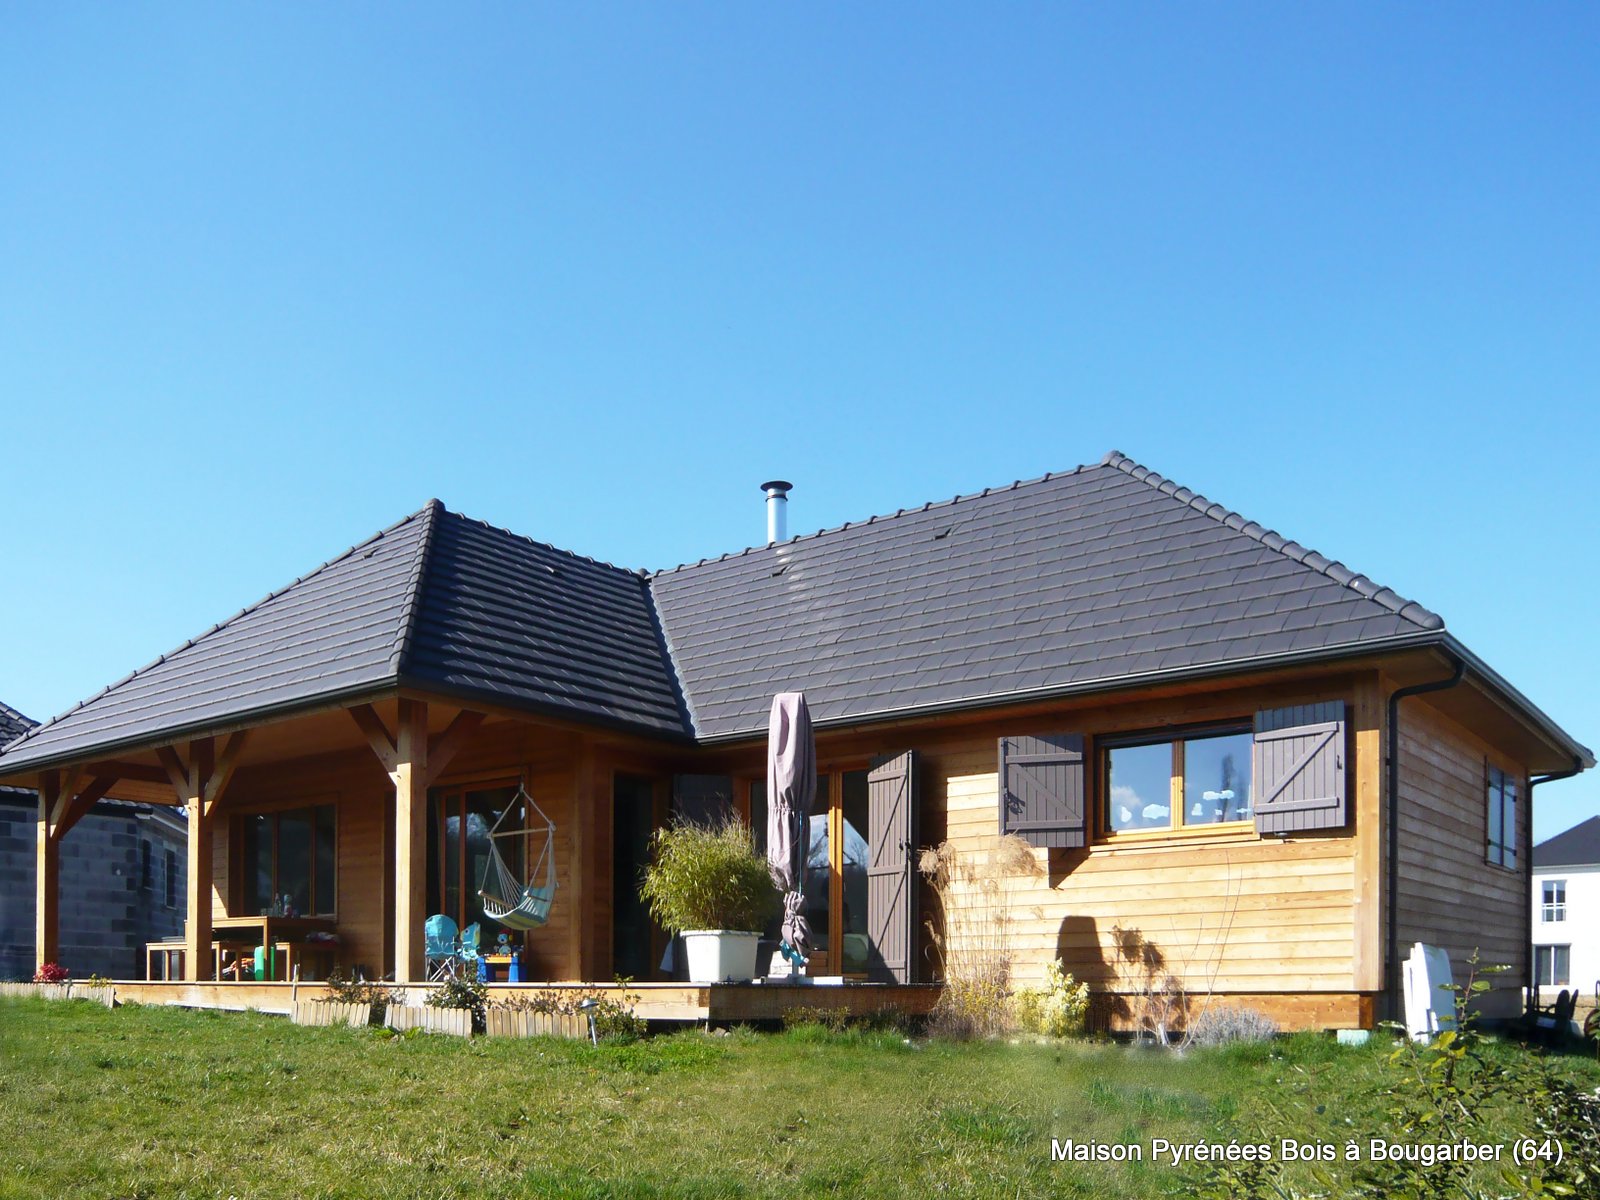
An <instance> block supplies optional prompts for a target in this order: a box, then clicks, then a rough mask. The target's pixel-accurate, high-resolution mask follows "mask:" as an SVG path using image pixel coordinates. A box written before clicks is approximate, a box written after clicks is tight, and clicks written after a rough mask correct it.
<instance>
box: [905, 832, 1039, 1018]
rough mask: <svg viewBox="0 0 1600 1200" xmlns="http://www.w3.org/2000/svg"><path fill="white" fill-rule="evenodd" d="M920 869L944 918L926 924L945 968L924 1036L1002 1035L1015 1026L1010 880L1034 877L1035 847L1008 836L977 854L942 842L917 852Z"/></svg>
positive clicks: (1037, 869) (1037, 867)
mask: <svg viewBox="0 0 1600 1200" xmlns="http://www.w3.org/2000/svg"><path fill="white" fill-rule="evenodd" d="M918 866H919V868H920V869H921V871H922V874H923V876H924V877H925V878H926V879H927V880H928V882H929V883H930V884H932V885H933V890H934V893H935V895H936V896H937V897H938V899H939V910H940V913H941V914H942V917H943V921H942V927H940V926H935V925H934V924H933V923H932V922H931V921H930V922H929V933H930V935H931V936H932V938H933V943H934V946H935V947H936V948H937V949H938V951H939V955H940V958H941V959H942V960H943V964H944V972H943V973H944V990H943V991H942V992H940V994H939V1002H938V1003H937V1004H936V1005H935V1006H934V1009H933V1012H931V1013H930V1014H929V1015H928V1030H929V1032H930V1033H933V1034H936V1035H938V1036H941V1037H948V1038H971V1037H994V1036H997V1035H999V1034H1003V1033H1006V1032H1008V1031H1009V1030H1010V1029H1011V1028H1012V1027H1013V1025H1014V1023H1015V1020H1016V1014H1015V1011H1014V1006H1013V1004H1012V997H1011V958H1012V945H1011V938H1012V933H1011V924H1012V922H1011V890H1010V887H1009V881H1010V880H1012V879H1014V878H1027V877H1035V876H1038V875H1039V874H1040V872H1041V868H1040V866H1039V861H1038V859H1037V857H1036V856H1035V855H1034V853H1033V849H1032V848H1031V847H1030V846H1029V845H1028V844H1027V843H1026V842H1024V841H1023V840H1022V839H1021V838H1019V837H1016V836H1014V835H1007V836H1005V837H1002V838H1000V839H999V840H998V841H997V842H995V844H994V845H993V846H991V847H990V848H989V849H988V850H987V851H985V852H981V853H980V852H973V851H962V850H958V849H957V848H956V847H955V846H953V845H952V844H951V843H949V842H941V843H940V844H939V845H938V846H935V847H933V848H932V849H929V850H924V851H923V852H922V856H921V859H920V861H919V863H918Z"/></svg>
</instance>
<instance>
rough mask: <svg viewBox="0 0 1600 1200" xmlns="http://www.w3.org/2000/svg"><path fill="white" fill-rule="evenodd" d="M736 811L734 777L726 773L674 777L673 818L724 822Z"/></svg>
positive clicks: (709, 822) (716, 823)
mask: <svg viewBox="0 0 1600 1200" xmlns="http://www.w3.org/2000/svg"><path fill="white" fill-rule="evenodd" d="M733 811H734V808H733V780H732V779H731V778H729V777H728V776H727V775H674V776H673V777H672V816H673V819H674V820H677V821H683V822H686V823H687V824H690V825H721V824H723V823H724V822H725V821H727V819H728V818H729V817H730V816H732V815H733Z"/></svg>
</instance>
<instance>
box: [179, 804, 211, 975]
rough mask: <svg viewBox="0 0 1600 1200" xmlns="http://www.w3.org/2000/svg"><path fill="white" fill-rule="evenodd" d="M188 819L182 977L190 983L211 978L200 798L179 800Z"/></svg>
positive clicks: (206, 840) (205, 831)
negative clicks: (187, 869) (187, 859)
mask: <svg viewBox="0 0 1600 1200" xmlns="http://www.w3.org/2000/svg"><path fill="white" fill-rule="evenodd" d="M183 808H184V812H185V814H186V815H187V816H188V818H189V878H188V886H187V888H186V890H185V902H186V904H187V906H188V907H187V910H186V913H187V916H186V919H185V921H184V926H183V935H184V936H183V946H184V954H183V977H184V978H185V979H187V980H189V981H190V982H191V983H194V982H198V981H200V980H202V979H210V978H211V915H212V914H211V837H212V826H211V817H210V814H209V813H207V812H206V805H205V799H204V797H202V796H200V795H198V794H195V795H190V796H186V797H184V798H183Z"/></svg>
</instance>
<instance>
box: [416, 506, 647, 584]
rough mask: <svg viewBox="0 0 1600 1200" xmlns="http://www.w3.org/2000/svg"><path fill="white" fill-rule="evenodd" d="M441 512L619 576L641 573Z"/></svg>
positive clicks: (477, 519) (485, 522)
mask: <svg viewBox="0 0 1600 1200" xmlns="http://www.w3.org/2000/svg"><path fill="white" fill-rule="evenodd" d="M435 503H437V502H435ZM441 511H443V512H444V513H446V514H448V515H449V516H452V517H460V518H461V519H462V520H463V521H471V522H472V523H473V524H474V525H481V526H483V528H485V529H487V530H488V531H489V532H490V533H501V534H504V535H505V536H506V537H508V538H512V539H514V540H516V541H519V542H526V543H527V544H528V545H530V546H537V547H538V548H539V549H541V550H548V551H550V552H551V553H552V554H559V555H561V556H562V557H563V558H570V559H574V560H576V561H577V562H586V563H589V564H590V565H591V566H596V567H605V568H606V569H607V570H608V571H615V572H617V574H619V575H627V576H631V577H634V578H637V577H638V576H639V575H640V574H642V573H643V572H642V571H641V570H640V569H636V568H633V567H619V566H618V565H617V564H616V563H614V562H607V561H606V560H605V559H603V558H596V557H594V555H592V554H579V553H578V552H577V551H576V550H566V549H563V548H562V547H560V546H557V545H555V544H554V543H552V542H541V541H540V540H539V539H538V538H534V537H529V536H528V535H527V534H525V533H518V532H517V531H516V530H515V529H507V528H506V527H505V526H504V525H493V524H490V523H489V522H488V521H485V520H484V519H483V518H482V517H469V516H467V515H466V513H458V512H452V511H451V510H450V509H448V508H443V507H442V506H441Z"/></svg>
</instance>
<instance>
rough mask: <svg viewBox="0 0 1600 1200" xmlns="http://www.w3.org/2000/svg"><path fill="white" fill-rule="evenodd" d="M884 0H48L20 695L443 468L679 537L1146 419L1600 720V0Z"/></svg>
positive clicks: (600, 553) (1174, 461)
mask: <svg viewBox="0 0 1600 1200" xmlns="http://www.w3.org/2000/svg"><path fill="white" fill-rule="evenodd" d="M858 8H859V6H837V5H807V6H787V7H784V6H738V7H735V6H731V5H729V6H709V5H692V6H671V7H670V8H669V7H668V6H643V5H640V6H636V7H634V6H630V7H614V6H599V5H593V6H583V7H582V9H581V10H580V9H578V8H576V7H573V6H566V7H564V8H558V7H557V6H547V7H544V8H535V7H533V6H494V7H487V6H478V7H472V6H449V7H447V8H439V7H431V8H428V7H422V6H411V7H401V6H392V5H382V6H379V5H371V6H360V5H354V4H351V5H343V6H339V7H337V8H334V7H333V6H315V7H313V6H300V7H289V6H276V7H273V8H260V7H256V8H247V9H238V8H230V9H223V8H217V7H215V6H208V7H192V8H191V7H183V6H176V5H167V6H160V7H148V6H141V7H138V8H133V7H123V8H114V7H113V8H107V7H103V6H102V7H88V6H61V5H39V6H32V7H21V6H17V7H12V8H10V9H8V11H7V15H6V26H7V33H6V36H5V37H4V39H0V98H3V103H0V145H3V146H4V148H5V152H4V156H3V164H0V406H3V408H0V413H3V418H4V419H3V423H0V446H3V447H4V448H5V450H6V453H5V455H4V461H5V471H6V479H7V482H8V485H9V486H8V492H9V507H10V513H11V519H10V520H9V521H7V522H6V535H5V540H4V550H3V558H0V562H3V564H4V569H3V570H0V628H3V629H4V630H5V631H6V636H5V637H4V638H3V640H0V698H3V699H4V700H6V701H7V702H9V703H11V704H13V705H15V706H16V707H18V708H21V709H22V710H24V711H26V712H29V713H31V714H32V715H35V716H46V715H49V714H52V713H54V712H56V711H58V710H60V709H63V708H65V707H67V706H69V705H70V704H72V703H73V702H75V701H76V700H78V699H80V698H82V697H83V696H85V695H88V694H90V693H91V692H93V691H96V690H98V689H99V688H100V687H102V686H103V685H104V684H106V683H108V682H110V681H111V680H113V679H115V678H118V677H120V676H121V675H123V674H125V673H126V672H127V671H129V670H131V669H132V668H134V667H137V666H139V665H141V664H143V663H144V662H146V661H148V660H149V659H151V658H153V657H155V656H156V655H157V654H160V653H162V652H164V651H166V650H168V649H170V648H172V647H173V646H174V645H177V644H179V643H181V642H182V641H183V640H184V639H186V638H188V637H190V636H192V635H194V634H196V633H197V632H199V631H200V630H202V629H204V628H206V627H208V626H209V625H211V624H212V623H214V622H215V621H217V620H219V619H221V618H223V617H225V616H227V615H228V614H230V613H232V612H233V611H235V610H236V609H238V608H239V607H241V606H242V605H244V604H246V603H248V602H250V601H253V600H255V599H256V598H258V597H259V596H261V595H262V594H264V593H265V592H267V591H269V590H272V589H274V588H276V587H280V586H282V585H283V584H284V583H286V582H288V581H289V580H290V579H292V578H293V577H295V576H297V575H299V574H301V573H302V572H304V571H305V570H307V569H309V568H310V567H311V566H314V565H315V564H316V563H317V562H319V561H321V560H322V559H324V558H326V557H328V556H329V555H331V554H333V553H336V552H338V551H339V550H341V549H343V548H344V547H345V546H347V545H349V544H350V543H352V542H354V541H357V540H359V539H361V538H362V537H364V536H366V535H367V534H369V533H370V532H372V531H373V530H375V529H377V528H379V527H381V526H383V525H387V524H389V523H391V522H392V521H394V520H396V519H397V518H398V517H400V516H402V515H403V514H405V513H407V512H410V511H412V510H414V509H416V508H418V507H420V506H421V504H422V503H423V501H424V500H426V499H427V498H428V497H429V496H433V495H437V496H439V497H440V498H442V499H443V500H444V501H445V502H446V503H447V504H448V505H450V506H451V507H452V508H455V509H457V510H459V511H464V512H466V513H469V514H471V515H473V516H478V517H482V518H484V519H486V520H489V521H491V522H494V523H496V524H501V525H506V526H509V527H511V528H514V529H516V530H518V531H520V532H526V533H529V534H531V535H533V536H536V537H539V538H541V539H545V540H548V541H551V542H554V543H556V544H558V545H561V546H565V547H568V548H572V549H575V550H578V551H581V552H584V553H589V554H594V555H595V556H597V557H602V558H606V559H609V560H612V561H616V562H620V563H624V564H626V565H629V566H664V565H671V564H673V563H676V562H679V561H682V560H686V559H694V558H698V557H701V556H702V555H707V554H715V553H719V552H722V551H724V550H729V549H736V548H739V547H741V546H744V545H746V544H749V543H750V542H752V541H756V540H759V539H760V538H761V537H762V526H761V520H762V517H761V509H760V497H759V494H758V493H757V491H756V484H758V483H760V482H761V481H762V480H764V479H767V478H770V477H772V476H773V475H780V476H783V477H786V478H789V479H792V480H794V481H795V482H796V484H797V487H796V490H795V493H794V499H793V505H792V512H793V521H792V527H793V528H794V529H796V530H804V529H814V528H818V527H821V526H825V525H832V524H836V523H838V522H841V521H844V520H849V519H854V518H859V517H863V516H866V515H868V514H871V513H875V512H883V511H892V510H894V509H895V508H898V507H900V506H902V505H908V504H913V503H920V502H922V501H923V500H926V499H930V498H935V497H946V496H950V495H953V494H955V493H957V492H964V491H972V490H976V489H979V488H982V487H984V486H986V485H991V484H997V483H1003V482H1009V481H1010V480H1012V479H1015V478H1018V477H1028V476H1033V475H1037V474H1040V473H1042V472H1044V471H1047V470H1053V469H1062V468H1068V467H1071V466H1073V465H1075V464H1077V463H1080V462H1092V461H1096V460H1098V459H1099V458H1100V457H1101V456H1102V455H1103V454H1104V453H1105V452H1106V451H1107V450H1108V449H1110V448H1112V447H1116V448H1118V449H1121V450H1123V451H1125V452H1127V453H1128V454H1130V455H1132V456H1133V457H1134V458H1136V459H1138V460H1140V461H1142V462H1144V463H1146V464H1148V465H1150V466H1151V467H1153V468H1154V469H1156V470H1158V471H1160V472H1162V473H1163V474H1166V475H1169V476H1171V477H1173V478H1176V479H1177V480H1179V481H1181V482H1183V483H1185V484H1188V485H1189V486H1192V487H1194V488H1196V489H1198V490H1200V491H1202V492H1205V493H1206V494H1208V495H1210V496H1212V497H1213V498H1215V499H1218V500H1221V501H1223V502H1224V503H1226V504H1228V505H1229V506H1231V507H1234V508H1238V509H1240V510H1241V511H1243V512H1245V513H1247V514H1248V515H1250V516H1252V517H1254V518H1256V519H1258V520H1260V521H1262V522H1263V523H1265V524H1268V525H1270V526H1273V527H1275V528H1278V529H1280V530H1282V531H1284V532H1285V533H1287V534H1288V535H1289V536H1292V537H1294V538H1296V539H1298V540H1299V541H1301V542H1303V543H1305V544H1307V545H1311V546H1315V547H1317V548H1318V549H1320V550H1322V551H1324V552H1325V553H1328V554H1330V555H1332V556H1334V557H1336V558H1339V559H1342V560H1343V561H1345V562H1346V563H1348V564H1350V565H1351V566H1352V567H1354V568H1356V569H1357V570H1361V571H1364V572H1366V573H1367V574H1369V575H1371V576H1373V577H1374V578H1376V579H1378V580H1380V581H1382V582H1383V583H1386V584H1388V585H1390V586H1392V587H1394V588H1395V589H1396V590H1397V591H1400V592H1401V593H1403V594H1406V595H1410V596H1414V597H1416V598H1418V599H1420V600H1421V601H1423V602H1424V603H1425V604H1427V605H1428V606H1430V607H1432V608H1434V609H1436V610H1437V611H1439V612H1440V613H1442V614H1443V615H1444V616H1445V618H1446V620H1447V621H1448V622H1449V624H1450V627H1451V628H1452V629H1453V630H1454V631H1455V632H1456V633H1457V635H1458V636H1460V637H1461V638H1462V639H1463V640H1464V641H1465V642H1466V643H1467V644H1468V645H1469V646H1471V647H1472V648H1473V649H1474V650H1475V651H1477V652H1478V653H1479V654H1481V655H1482V656H1483V657H1485V658H1486V659H1487V660H1488V661H1489V662H1490V663H1492V664H1493V665H1494V666H1496V667H1497V668H1498V669H1500V670H1501V671H1502V672H1503V673H1504V674H1505V675H1507V676H1508V677H1509V678H1510V679H1511V680H1512V681H1513V682H1514V683H1516V684H1517V685H1518V686H1519V687H1521V688H1522V689H1523V690H1524V691H1526V692H1527V693H1528V694H1529V695H1530V696H1532V697H1533V698H1534V699H1535V700H1536V701H1537V702H1539V703H1540V704H1541V705H1543V706H1544V707H1545V708H1546V709H1547V710H1548V711H1549V712H1550V713H1551V714H1552V715H1554V716H1555V717H1556V718H1558V719H1559V720H1561V721H1562V722H1563V723H1565V724H1566V725H1567V727H1568V728H1569V729H1570V730H1571V731H1572V732H1573V733H1574V734H1575V735H1576V736H1578V737H1579V738H1580V740H1583V741H1586V742H1587V743H1588V744H1590V745H1591V746H1592V745H1595V744H1596V743H1600V700H1597V699H1596V696H1595V689H1594V685H1593V683H1592V676H1593V675H1594V672H1595V666H1596V658H1597V655H1596V649H1597V644H1600V638H1597V636H1596V634H1595V632H1594V622H1593V620H1592V619H1591V618H1592V609H1593V601H1592V595H1593V593H1594V591H1595V585H1596V569H1595V532H1596V525H1597V521H1596V518H1597V515H1600V512H1597V502H1596V499H1595V491H1594V486H1593V483H1592V479H1593V470H1592V464H1593V461H1594V452H1595V446H1596V434H1597V431H1600V417H1597V415H1596V410H1597V404H1596V401H1597V385H1600V223H1597V222H1596V220H1595V213H1597V212H1600V111H1597V108H1600V83H1597V80H1600V71H1597V69H1596V68H1597V62H1596V51H1595V47H1596V46H1597V45H1600V10H1596V9H1595V8H1594V7H1592V6H1579V5H1575V4H1551V5H1541V6H1537V7H1535V8H1518V7H1514V6H1501V7H1498V8H1489V7H1483V6H1472V5H1462V6H1456V7H1452V8H1451V9H1450V11H1449V13H1448V14H1445V13H1444V12H1443V11H1442V10H1439V9H1437V8H1429V7H1424V6H1415V5H1381V6H1379V5H1365V6H1364V5H1339V6H1328V7H1327V8H1325V9H1324V10H1323V11H1318V12H1314V11H1310V10H1309V9H1308V8H1307V7H1306V6H1268V5H1248V6H1220V5H1207V6H1192V7H1189V8H1183V7H1179V6H1137V5H1128V6H1094V7H1090V6H1076V7H1074V6H1065V5H1051V6H1044V5H1040V6H1031V7H1025V6H1002V7H999V8H996V7H995V6H982V7H981V8H979V7H977V6H974V7H972V8H969V9H966V10H961V9H955V8H948V7H942V6H936V5H934V6H930V5H923V4H918V5H906V6H891V5H879V6H873V7H872V8H871V10H870V12H868V13H866V14H863V13H862V12H860V11H857V9H858ZM1595 774H1596V773H1592V774H1591V776H1590V777H1586V778H1584V779H1582V780H1580V781H1577V782H1572V783H1562V784H1553V785H1550V786H1549V787H1548V788H1542V789H1540V792H1539V796H1538V812H1537V833H1538V834H1539V835H1540V836H1546V835H1548V834H1550V833H1553V832H1556V831H1558V830H1559V829H1562V828H1564V827H1566V826H1567V825H1569V824H1571V823H1573V822H1574V821H1576V820H1578V819H1581V818H1582V817H1585V816H1588V815H1591V814H1593V813H1595V812H1597V811H1600V780H1597V779H1596V778H1595Z"/></svg>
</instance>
